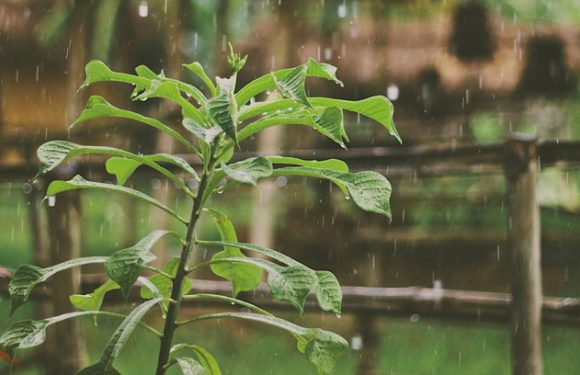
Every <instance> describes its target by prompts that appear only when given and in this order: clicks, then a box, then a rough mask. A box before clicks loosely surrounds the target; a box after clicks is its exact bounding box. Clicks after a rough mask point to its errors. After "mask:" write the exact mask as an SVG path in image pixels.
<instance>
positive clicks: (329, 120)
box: [238, 107, 344, 147]
mask: <svg viewBox="0 0 580 375" xmlns="http://www.w3.org/2000/svg"><path fill="white" fill-rule="evenodd" d="M278 125H306V126H310V127H311V128H313V129H315V130H316V131H318V132H319V133H321V134H322V135H324V136H326V137H328V138H330V139H331V140H333V141H334V142H336V143H337V144H339V145H340V146H341V147H344V142H343V135H344V125H343V121H342V112H341V111H340V109H338V108H337V107H328V108H324V109H323V110H322V111H319V112H317V110H314V111H305V110H301V111H298V112H293V113H290V114H285V113H282V114H277V115H274V116H271V117H264V118H261V119H258V120H256V121H254V122H251V123H249V124H248V125H246V126H245V127H244V128H242V129H241V130H240V132H239V133H238V141H239V142H241V141H243V140H244V139H246V138H248V137H250V136H252V135H254V134H256V133H258V132H259V131H261V130H264V129H266V128H270V127H273V126H278Z"/></svg>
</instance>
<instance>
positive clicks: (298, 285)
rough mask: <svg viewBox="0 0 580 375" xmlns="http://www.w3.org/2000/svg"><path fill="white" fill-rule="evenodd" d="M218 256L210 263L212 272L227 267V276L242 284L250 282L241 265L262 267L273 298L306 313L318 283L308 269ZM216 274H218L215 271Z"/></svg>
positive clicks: (264, 260)
mask: <svg viewBox="0 0 580 375" xmlns="http://www.w3.org/2000/svg"><path fill="white" fill-rule="evenodd" d="M218 254H219V256H214V257H213V258H212V260H211V261H210V262H209V263H210V265H211V267H212V270H213V268H215V267H216V266H225V267H223V269H225V270H227V271H228V272H229V273H228V274H227V276H228V277H231V278H232V279H235V280H236V281H240V280H241V281H242V282H246V281H247V280H248V275H246V274H245V272H242V271H243V270H242V269H241V267H240V265H251V266H257V267H260V268H262V269H264V270H265V271H266V272H267V273H268V278H267V283H268V287H269V288H270V292H271V294H272V298H273V299H275V300H278V301H286V302H289V303H291V304H292V305H293V306H294V307H296V309H298V311H300V313H302V312H303V311H304V302H305V299H306V296H307V295H308V293H309V291H310V290H311V289H312V287H314V285H315V283H316V275H315V274H314V272H313V271H312V270H311V269H309V268H308V267H304V266H290V267H282V266H279V265H277V264H275V263H272V262H270V261H268V260H266V259H260V258H248V257H227V254H224V252H223V251H222V252H220V253H218ZM218 254H216V255H218ZM238 263H240V264H238ZM226 267H228V268H226ZM220 270H221V269H220ZM214 273H216V272H215V271H214ZM216 274H217V273H216ZM219 276H222V275H219ZM222 277H224V276H222ZM224 278H226V277H224Z"/></svg>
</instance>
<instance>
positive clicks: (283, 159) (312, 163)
mask: <svg viewBox="0 0 580 375" xmlns="http://www.w3.org/2000/svg"><path fill="white" fill-rule="evenodd" d="M265 158H266V159H268V160H270V162H272V164H280V165H284V164H285V165H299V166H302V167H310V168H319V169H328V170H332V171H335V172H348V165H347V164H346V163H345V162H344V161H342V160H338V159H327V160H303V159H299V158H294V157H290V156H265Z"/></svg>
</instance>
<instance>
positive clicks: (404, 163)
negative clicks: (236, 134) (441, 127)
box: [0, 141, 580, 181]
mask: <svg viewBox="0 0 580 375" xmlns="http://www.w3.org/2000/svg"><path fill="white" fill-rule="evenodd" d="M537 147H538V149H537V155H538V160H539V164H540V165H541V166H542V167H546V166H553V165H561V166H569V167H574V166H578V165H580V141H561V142H556V141H549V142H544V143H541V144H539V145H538V146H537ZM284 154H285V155H288V156H294V157H300V158H304V159H316V160H323V159H331V158H337V159H341V160H344V161H345V162H346V163H347V164H348V165H349V166H350V167H351V168H352V169H353V170H359V169H363V168H364V169H367V170H368V169H374V170H377V171H380V172H382V173H384V174H385V175H387V176H391V177H396V176H399V175H408V174H409V173H415V174H417V175H419V176H434V175H449V174H458V173H500V172H502V171H503V167H504V166H503V162H504V159H505V146H504V145H503V144H498V145H487V146H476V145H472V144H460V145H455V146H453V145H451V146H450V145H430V146H400V147H398V146H397V147H364V148H352V149H349V150H347V151H345V150H340V149H310V150H289V151H287V152H284ZM255 155H256V153H253V152H241V153H238V154H236V159H244V158H247V157H251V156H255ZM178 156H180V157H182V158H183V159H185V160H187V161H188V162H189V163H190V164H191V165H193V166H194V167H195V166H199V165H200V161H199V159H197V158H196V157H195V156H192V155H189V154H188V155H178ZM100 160H102V158H100V157H86V158H83V159H76V160H73V161H71V164H70V166H71V168H73V169H76V170H77V171H78V172H79V173H81V174H83V173H84V174H87V173H92V174H95V175H97V176H99V175H102V174H103V168H102V162H100ZM166 168H168V169H171V168H172V167H171V166H166ZM37 170H38V165H37V164H36V163H35V162H27V163H20V164H16V165H0V180H4V181H23V180H30V179H31V178H32V177H33V176H34V175H35V174H36V172H37ZM138 173H149V172H147V171H146V170H140V171H138Z"/></svg>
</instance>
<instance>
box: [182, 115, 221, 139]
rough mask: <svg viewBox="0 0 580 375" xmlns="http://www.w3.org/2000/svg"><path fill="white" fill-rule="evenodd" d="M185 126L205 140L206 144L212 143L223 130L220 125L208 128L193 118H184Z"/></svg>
mask: <svg viewBox="0 0 580 375" xmlns="http://www.w3.org/2000/svg"><path fill="white" fill-rule="evenodd" d="M183 127H184V128H185V129H187V130H188V131H190V132H191V133H193V134H194V135H195V136H196V137H197V138H199V139H200V140H202V141H203V142H205V143H206V144H210V143H212V142H213V141H214V140H215V139H216V137H217V136H218V135H220V134H221V133H222V132H223V130H222V128H221V127H220V126H219V125H215V126H212V127H211V128H206V127H204V126H202V125H201V124H200V123H198V122H197V121H195V120H194V119H191V118H187V117H186V118H184V119H183Z"/></svg>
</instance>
